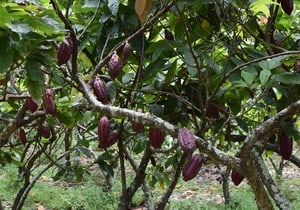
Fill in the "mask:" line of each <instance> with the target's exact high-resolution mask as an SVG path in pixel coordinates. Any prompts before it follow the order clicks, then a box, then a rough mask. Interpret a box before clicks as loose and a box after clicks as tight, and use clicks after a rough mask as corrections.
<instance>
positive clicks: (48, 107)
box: [43, 87, 56, 116]
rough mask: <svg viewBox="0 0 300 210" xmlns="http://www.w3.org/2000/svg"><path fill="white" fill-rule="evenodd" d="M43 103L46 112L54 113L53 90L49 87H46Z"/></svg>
mask: <svg viewBox="0 0 300 210" xmlns="http://www.w3.org/2000/svg"><path fill="white" fill-rule="evenodd" d="M43 105H44V109H45V112H46V114H51V115H53V116H55V115H56V104H55V100H54V91H53V90H52V89H51V88H49V87H48V88H46V91H45V94H44V96H43Z"/></svg>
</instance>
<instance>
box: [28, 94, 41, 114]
mask: <svg viewBox="0 0 300 210" xmlns="http://www.w3.org/2000/svg"><path fill="white" fill-rule="evenodd" d="M26 106H27V108H28V109H29V111H30V112H31V113H34V112H35V111H36V110H37V108H38V105H37V103H35V101H34V100H33V99H32V97H29V98H27V99H26Z"/></svg>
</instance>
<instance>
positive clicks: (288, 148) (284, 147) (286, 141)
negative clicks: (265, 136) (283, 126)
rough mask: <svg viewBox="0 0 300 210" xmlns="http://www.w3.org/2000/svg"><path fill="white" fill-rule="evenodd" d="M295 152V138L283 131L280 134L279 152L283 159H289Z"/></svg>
mask: <svg viewBox="0 0 300 210" xmlns="http://www.w3.org/2000/svg"><path fill="white" fill-rule="evenodd" d="M292 152H293V140H292V138H290V137H288V136H287V135H286V134H285V132H281V134H280V136H279V154H280V155H281V156H282V158H283V159H285V160H289V159H290V157H291V155H292Z"/></svg>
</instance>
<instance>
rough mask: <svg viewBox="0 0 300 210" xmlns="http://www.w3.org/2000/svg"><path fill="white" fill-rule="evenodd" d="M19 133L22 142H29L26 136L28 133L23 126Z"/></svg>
mask: <svg viewBox="0 0 300 210" xmlns="http://www.w3.org/2000/svg"><path fill="white" fill-rule="evenodd" d="M19 135H20V140H21V142H22V144H23V145H25V144H26V142H27V137H26V133H25V131H24V129H23V128H21V129H20V133H19Z"/></svg>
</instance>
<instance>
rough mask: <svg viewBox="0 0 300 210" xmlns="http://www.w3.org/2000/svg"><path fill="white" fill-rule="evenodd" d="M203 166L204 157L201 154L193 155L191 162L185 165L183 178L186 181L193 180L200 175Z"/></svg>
mask: <svg viewBox="0 0 300 210" xmlns="http://www.w3.org/2000/svg"><path fill="white" fill-rule="evenodd" d="M202 164H203V157H202V155H200V154H196V155H193V156H192V157H191V159H190V160H188V162H187V163H186V164H185V166H184V168H183V171H182V176H183V180H184V181H189V180H191V179H193V178H194V177H195V176H197V174H198V173H199V171H200V169H201V167H202Z"/></svg>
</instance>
